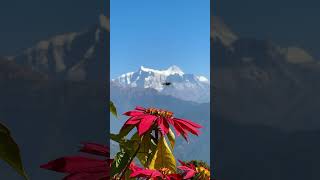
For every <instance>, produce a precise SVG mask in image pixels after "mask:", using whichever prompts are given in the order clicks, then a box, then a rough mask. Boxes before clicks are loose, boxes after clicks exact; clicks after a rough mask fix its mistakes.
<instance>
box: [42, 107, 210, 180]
mask: <svg viewBox="0 0 320 180" xmlns="http://www.w3.org/2000/svg"><path fill="white" fill-rule="evenodd" d="M110 112H111V113H112V114H113V115H114V116H116V117H117V118H118V114H117V109H116V106H115V105H114V103H112V102H110ZM123 115H125V116H128V120H127V121H126V122H125V123H124V125H123V126H122V128H121V129H120V131H119V133H118V134H110V138H111V139H112V140H113V141H115V142H117V143H118V144H119V152H118V153H116V155H115V157H114V159H110V158H109V155H110V151H109V148H108V147H106V146H103V145H99V144H95V143H83V147H82V148H81V149H80V151H81V152H84V153H89V154H93V155H98V156H100V157H102V159H101V158H96V157H85V156H67V157H62V158H58V159H56V160H53V161H50V162H48V163H46V164H44V165H42V166H41V168H45V169H49V170H54V171H57V172H62V173H67V176H66V177H65V178H64V179H65V180H104V179H114V180H126V179H152V180H160V179H164V180H183V179H191V180H195V179H199V180H209V179H210V168H209V166H208V165H206V164H205V163H204V162H202V161H190V162H183V161H180V160H179V162H180V166H178V167H177V162H176V159H175V157H174V154H173V151H174V146H175V140H176V136H175V134H176V135H177V136H180V135H181V136H182V137H183V138H184V139H185V140H186V141H188V135H189V133H191V134H193V135H196V136H198V135H199V134H200V128H202V126H201V125H199V124H197V123H195V122H192V121H191V120H187V119H182V118H177V117H175V116H174V113H173V112H171V111H168V110H163V109H158V108H143V107H139V106H138V107H136V108H135V109H134V110H131V111H128V112H125V113H124V114H123ZM134 129H136V130H134ZM135 160H137V161H138V162H139V164H140V166H139V165H137V163H136V162H135Z"/></svg>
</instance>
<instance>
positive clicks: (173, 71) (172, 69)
mask: <svg viewBox="0 0 320 180" xmlns="http://www.w3.org/2000/svg"><path fill="white" fill-rule="evenodd" d="M139 71H143V72H148V73H155V74H162V75H166V76H169V75H174V74H178V75H181V76H182V75H184V72H183V71H182V70H181V69H180V68H179V67H178V66H176V65H173V66H170V67H169V68H168V69H166V70H155V69H151V68H147V67H144V66H140V68H139Z"/></svg>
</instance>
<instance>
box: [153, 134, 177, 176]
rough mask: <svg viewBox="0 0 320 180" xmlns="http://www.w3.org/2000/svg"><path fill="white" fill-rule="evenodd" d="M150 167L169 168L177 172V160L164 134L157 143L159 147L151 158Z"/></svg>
mask: <svg viewBox="0 0 320 180" xmlns="http://www.w3.org/2000/svg"><path fill="white" fill-rule="evenodd" d="M149 168H150V169H160V168H168V169H169V170H170V171H172V172H173V173H175V172H176V170H177V167H176V160H175V158H174V156H173V154H172V152H171V150H170V148H169V146H168V143H167V141H166V139H165V137H164V136H161V137H160V139H159V142H158V144H157V149H156V151H155V154H154V156H153V158H152V160H151V163H150V166H149Z"/></svg>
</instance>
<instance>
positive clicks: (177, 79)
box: [112, 65, 210, 102]
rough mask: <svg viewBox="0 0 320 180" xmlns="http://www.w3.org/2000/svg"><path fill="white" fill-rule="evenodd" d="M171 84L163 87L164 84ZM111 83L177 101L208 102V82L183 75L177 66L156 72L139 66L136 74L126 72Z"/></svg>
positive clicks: (201, 78)
mask: <svg viewBox="0 0 320 180" xmlns="http://www.w3.org/2000/svg"><path fill="white" fill-rule="evenodd" d="M167 81H169V82H171V85H170V86H164V85H163V83H164V82H167ZM112 82H114V83H115V84H118V85H120V86H122V87H127V88H151V89H155V90H157V91H158V92H160V93H162V94H165V95H171V96H174V97H176V98H179V99H183V100H188V101H195V102H209V99H210V95H209V93H210V82H209V80H208V79H207V78H206V77H204V76H196V75H193V74H185V73H184V72H183V71H182V70H181V69H180V68H179V67H178V66H176V65H173V66H170V67H169V68H168V69H166V70H156V69H151V68H147V67H145V66H140V68H139V69H138V71H136V72H128V73H125V74H122V75H121V76H119V77H117V78H116V79H113V80H112Z"/></svg>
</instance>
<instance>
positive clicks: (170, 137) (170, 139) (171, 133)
mask: <svg viewBox="0 0 320 180" xmlns="http://www.w3.org/2000/svg"><path fill="white" fill-rule="evenodd" d="M167 137H168V139H169V142H170V145H171V148H172V151H173V150H174V145H175V142H176V137H175V135H174V133H173V132H172V130H171V129H170V128H169V132H168V134H167Z"/></svg>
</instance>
